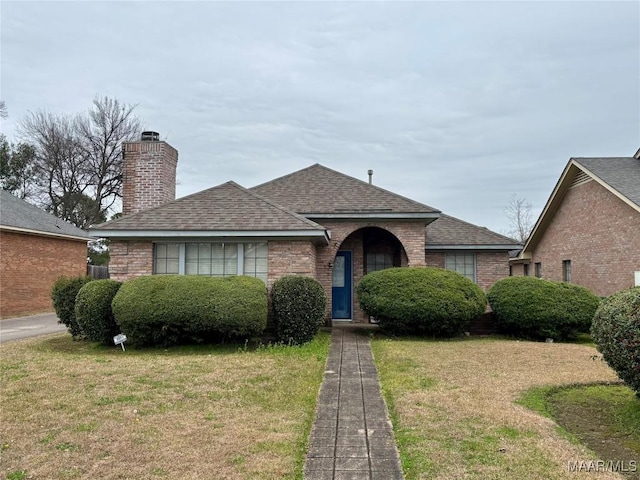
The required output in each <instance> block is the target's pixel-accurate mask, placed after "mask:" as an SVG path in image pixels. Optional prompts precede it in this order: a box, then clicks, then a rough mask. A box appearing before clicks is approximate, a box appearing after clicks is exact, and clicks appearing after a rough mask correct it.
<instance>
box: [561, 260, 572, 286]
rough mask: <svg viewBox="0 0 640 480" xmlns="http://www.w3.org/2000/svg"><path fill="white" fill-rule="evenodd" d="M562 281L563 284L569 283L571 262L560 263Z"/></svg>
mask: <svg viewBox="0 0 640 480" xmlns="http://www.w3.org/2000/svg"><path fill="white" fill-rule="evenodd" d="M562 280H564V281H565V282H570V281H571V260H563V261H562Z"/></svg>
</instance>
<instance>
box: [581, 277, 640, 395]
mask: <svg viewBox="0 0 640 480" xmlns="http://www.w3.org/2000/svg"><path fill="white" fill-rule="evenodd" d="M591 336H592V338H593V341H594V342H595V343H596V345H597V346H598V350H599V351H600V353H602V357H603V358H604V359H605V360H606V362H607V363H608V364H609V366H610V367H611V368H613V369H614V370H615V371H616V373H617V374H618V376H619V377H620V379H621V380H622V381H623V382H625V383H626V384H627V385H628V386H629V387H630V388H631V389H632V390H634V391H635V392H636V395H637V396H638V397H640V287H636V288H631V289H629V290H623V291H622V292H618V293H616V294H614V295H612V296H610V297H609V298H607V299H605V300H604V301H603V302H602V303H601V304H600V307H599V308H598V310H597V311H596V314H595V316H594V317H593V325H592V326H591Z"/></svg>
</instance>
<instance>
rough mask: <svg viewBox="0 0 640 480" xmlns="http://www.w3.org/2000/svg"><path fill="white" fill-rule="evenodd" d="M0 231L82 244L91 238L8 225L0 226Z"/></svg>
mask: <svg viewBox="0 0 640 480" xmlns="http://www.w3.org/2000/svg"><path fill="white" fill-rule="evenodd" d="M0 231H7V232H15V233H24V234H27V235H36V236H38V237H52V238H59V239H63V240H75V241H79V242H80V241H82V242H90V241H91V238H89V237H81V236H79V235H67V234H64V233H53V232H43V231H42V230H31V229H29V228H20V227H11V226H9V225H0Z"/></svg>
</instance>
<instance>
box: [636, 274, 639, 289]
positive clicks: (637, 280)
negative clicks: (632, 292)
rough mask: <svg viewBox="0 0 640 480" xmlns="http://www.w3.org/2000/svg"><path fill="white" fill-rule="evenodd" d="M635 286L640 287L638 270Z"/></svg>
mask: <svg viewBox="0 0 640 480" xmlns="http://www.w3.org/2000/svg"><path fill="white" fill-rule="evenodd" d="M636 287H640V272H636Z"/></svg>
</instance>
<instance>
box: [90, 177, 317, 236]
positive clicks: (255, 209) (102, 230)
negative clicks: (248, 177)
mask: <svg viewBox="0 0 640 480" xmlns="http://www.w3.org/2000/svg"><path fill="white" fill-rule="evenodd" d="M90 233H91V235H93V236H96V237H169V236H171V237H180V236H189V237H196V236H203V237H211V236H215V237H226V236H228V237H231V236H236V237H237V236H278V237H284V236H307V237H309V236H310V237H319V238H320V239H323V240H324V241H328V234H327V232H326V231H325V229H324V227H322V226H321V225H318V224H317V223H315V222H313V221H311V220H308V219H306V218H304V217H302V216H300V215H298V214H296V213H294V212H291V211H289V210H286V209H285V208H283V207H281V206H279V205H277V204H276V203H274V202H272V201H271V200H269V199H267V198H264V197H262V196H260V195H258V194H257V193H255V192H252V191H249V190H247V189H246V188H244V187H242V186H240V185H238V184H237V183H235V182H227V183H223V184H222V185H218V186H217V187H213V188H209V189H207V190H203V191H201V192H198V193H194V194H193V195H189V196H186V197H182V198H179V199H177V200H174V201H171V202H168V203H165V204H164V205H160V206H158V207H155V208H150V209H148V210H144V211H141V212H138V213H133V214H130V215H126V216H124V217H121V218H119V219H117V220H112V221H110V222H106V223H103V224H100V225H96V226H92V227H91V228H90Z"/></svg>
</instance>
